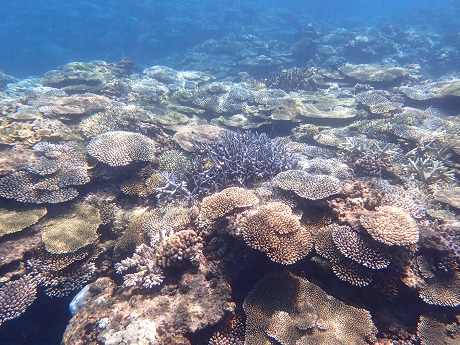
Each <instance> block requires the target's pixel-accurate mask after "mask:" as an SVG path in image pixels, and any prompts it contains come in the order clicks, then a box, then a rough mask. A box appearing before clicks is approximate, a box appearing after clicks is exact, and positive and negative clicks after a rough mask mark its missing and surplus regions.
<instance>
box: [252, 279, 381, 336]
mask: <svg viewBox="0 0 460 345" xmlns="http://www.w3.org/2000/svg"><path fill="white" fill-rule="evenodd" d="M243 307H244V311H245V313H246V337H245V344H248V345H249V344H260V345H269V344H273V342H272V340H273V339H275V340H276V341H277V342H279V343H282V344H305V345H306V344H331V345H332V344H355V345H365V344H368V340H369V339H372V338H373V337H375V326H374V324H373V322H372V318H371V315H370V313H369V312H368V311H367V310H364V309H359V308H355V307H352V306H350V305H346V304H345V303H343V302H341V301H339V300H337V299H336V298H334V297H332V296H330V295H328V294H327V293H326V292H325V291H323V290H322V289H321V288H320V287H318V286H316V285H315V284H313V283H311V282H309V281H308V280H306V279H303V278H300V277H297V276H295V275H292V274H284V275H278V274H271V275H268V276H267V277H265V278H264V279H262V280H261V281H260V282H258V283H257V284H256V285H255V286H254V288H253V289H252V290H251V292H250V293H249V294H248V295H247V296H246V299H245V300H244V304H243Z"/></svg>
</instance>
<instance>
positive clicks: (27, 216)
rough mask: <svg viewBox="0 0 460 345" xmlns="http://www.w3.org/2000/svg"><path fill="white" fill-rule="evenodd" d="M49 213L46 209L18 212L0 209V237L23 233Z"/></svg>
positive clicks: (20, 210) (26, 209) (19, 210)
mask: <svg viewBox="0 0 460 345" xmlns="http://www.w3.org/2000/svg"><path fill="white" fill-rule="evenodd" d="M47 212H48V211H47V209H46V208H45V207H36V208H25V209H17V210H7V209H4V208H0V237H2V236H3V235H6V234H12V233H15V232H18V231H21V230H23V229H25V228H27V227H29V226H31V225H33V224H35V223H36V222H38V220H39V219H40V218H42V217H43V216H44V215H45V214H46V213H47Z"/></svg>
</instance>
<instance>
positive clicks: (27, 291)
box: [0, 274, 37, 325]
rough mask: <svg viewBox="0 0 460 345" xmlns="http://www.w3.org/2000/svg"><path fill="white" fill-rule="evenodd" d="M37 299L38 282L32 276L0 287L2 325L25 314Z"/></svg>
mask: <svg viewBox="0 0 460 345" xmlns="http://www.w3.org/2000/svg"><path fill="white" fill-rule="evenodd" d="M36 298H37V280H36V279H35V277H34V276H33V275H31V274H29V275H25V276H22V277H21V278H19V279H18V280H13V281H9V282H7V283H6V284H4V285H3V286H0V325H1V324H2V323H3V322H5V321H7V320H12V319H15V318H17V317H18V316H20V315H21V314H23V313H24V312H25V311H26V309H27V308H28V307H29V306H30V305H31V304H32V303H33V302H34V301H35V299H36Z"/></svg>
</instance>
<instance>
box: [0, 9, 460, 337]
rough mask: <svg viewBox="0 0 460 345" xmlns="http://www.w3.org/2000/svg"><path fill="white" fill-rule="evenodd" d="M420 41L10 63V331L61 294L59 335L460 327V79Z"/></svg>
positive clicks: (1, 93)
mask: <svg viewBox="0 0 460 345" xmlns="http://www.w3.org/2000/svg"><path fill="white" fill-rule="evenodd" d="M275 18H278V17H276V16H275V17H273V18H272V20H275ZM278 19H279V18H278ZM283 23H284V22H283ZM414 30H415V29H414ZM419 30H422V29H421V28H420V29H419ZM425 34H426V35H431V36H430V38H427V40H430V41H431V42H432V44H435V43H436V42H437V44H440V43H439V40H440V38H439V35H434V34H430V33H425ZM422 36H423V35H422ZM422 36H420V35H419V34H416V33H414V32H412V31H408V32H406V31H404V30H402V29H398V28H397V27H385V28H381V29H375V30H369V29H368V28H366V29H363V31H362V33H361V35H360V36H357V35H356V33H355V32H352V31H349V30H346V29H340V30H338V29H337V30H335V29H332V28H329V27H319V26H318V27H316V26H314V25H313V24H309V25H306V24H305V25H301V27H300V28H298V32H297V33H296V34H295V40H294V41H293V42H292V44H288V43H286V42H279V41H278V43H276V42H274V41H272V40H264V39H262V38H259V37H258V36H252V35H247V36H241V35H237V34H234V35H230V36H227V37H222V38H220V39H214V40H210V41H207V42H206V43H203V44H200V45H197V46H196V47H194V48H193V49H190V50H189V51H188V52H187V53H186V54H184V55H183V56H181V58H180V59H179V60H177V61H176V60H171V65H172V67H165V66H161V65H157V66H153V67H147V68H144V69H142V68H140V67H139V68H137V67H136V68H134V62H132V61H130V60H129V59H124V60H122V61H120V62H119V63H108V62H104V61H92V62H71V63H68V64H66V65H63V66H61V67H59V68H57V69H55V70H51V71H49V72H47V73H46V74H45V75H44V76H43V78H40V79H38V78H33V79H30V80H28V82H27V83H25V82H23V81H17V80H15V79H14V78H12V77H9V76H7V75H6V74H4V75H3V74H0V111H1V116H2V119H1V121H0V144H1V146H0V150H1V151H0V343H2V344H3V343H4V342H3V340H2V338H1V337H2V329H8V332H9V333H11V334H13V333H14V334H21V332H19V331H18V332H16V333H15V331H10V328H7V327H13V328H14V327H20V326H21V323H22V322H23V320H24V319H26V318H27V317H31V318H33V317H34V315H35V314H34V313H36V312H37V311H34V308H30V307H31V306H32V305H33V304H34V303H37V304H39V305H40V309H41V308H42V307H43V306H45V307H43V308H45V309H46V306H49V305H51V304H52V303H62V301H63V300H65V299H63V298H62V297H65V296H68V300H70V299H71V297H72V296H76V297H75V298H74V300H73V302H72V303H71V311H72V315H70V314H69V315H67V314H66V316H65V317H67V318H68V322H67V321H66V324H67V325H66V328H65V330H64V328H63V329H62V332H63V335H62V332H61V334H59V336H60V337H61V336H62V344H63V345H87V344H106V345H111V344H132V345H134V344H136V345H144V344H145V345H147V344H164V345H169V344H175V345H195V344H208V345H265V344H266V345H269V344H282V345H307V344H328V345H329V344H334V345H336V344H346V345H366V344H369V345H370V344H374V345H384V344H387V345H390V344H393V345H396V344H401V345H402V344H405V345H406V344H407V345H409V344H413V345H415V344H420V345H438V344H454V343H455V344H458V343H460V311H459V308H458V307H459V306H460V244H459V241H460V214H459V209H460V200H459V197H458V195H459V192H460V186H459V182H458V177H457V176H458V172H459V169H460V137H459V135H460V122H459V120H458V104H460V78H459V77H458V75H443V76H439V77H435V76H433V75H429V74H428V72H427V71H432V70H433V69H435V70H437V71H438V72H439V71H440V72H443V73H444V72H445V73H447V69H446V68H447V67H445V63H451V64H454V63H455V61H454V60H449V59H450V57H449V56H450V55H448V54H447V55H446V56H445V57H444V59H446V60H443V61H444V64H443V63H441V62H442V61H440V59H443V58H442V57H440V56H438V57H436V56H434V55H429V51H431V52H432V51H433V49H434V50H436V49H435V48H432V49H431V50H429V51H427V47H426V45H425V44H426V43H423V42H420V37H422ZM423 37H424V36H423ZM449 37H451V36H449ZM453 39H454V38H453V37H452V40H453ZM445 40H450V39H447V38H445ZM456 40H457V45H458V37H457V38H456ZM416 47H418V48H417V49H418V51H420V52H421V53H420V54H416V51H415V50H416ZM457 50H458V49H457ZM229 52H231V53H229ZM433 54H434V53H433ZM422 55H423V56H427V57H428V56H431V59H432V60H430V61H431V62H427V61H425V60H423V59H422V58H421V56H422ZM358 57H359V59H358ZM403 57H404V58H403ZM457 60H458V59H457ZM174 61H175V62H174ZM217 62H218V63H217ZM430 63H431V64H430ZM457 63H458V61H457ZM443 66H444V67H443ZM457 66H458V65H457ZM173 67H174V68H173ZM430 67H431V69H430ZM443 68H444V69H443ZM134 72H135V73H134ZM2 80H3V81H5V82H1V81H2ZM6 81H7V82H6ZM79 291H80V292H79ZM66 301H67V300H66ZM66 303H68V302H66ZM53 310H54V309H53ZM65 317H64V316H63V317H62V319H65ZM27 320H28V322H29V319H27ZM18 325H19V326H18ZM14 329H16V328H14ZM10 339H11V338H10ZM29 343H31V342H30V341H29ZM32 343H33V341H32ZM5 344H7V343H6V342H5Z"/></svg>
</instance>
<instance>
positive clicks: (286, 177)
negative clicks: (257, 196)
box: [273, 170, 342, 200]
mask: <svg viewBox="0 0 460 345" xmlns="http://www.w3.org/2000/svg"><path fill="white" fill-rule="evenodd" d="M273 183H274V184H275V186H277V187H279V188H281V189H283V190H286V191H293V192H294V193H295V194H297V195H298V196H300V197H302V198H305V199H309V200H319V199H324V198H327V197H328V196H331V195H334V194H338V193H340V192H341V191H342V187H341V185H340V180H339V179H337V178H335V177H333V176H329V175H313V174H310V173H308V172H306V171H303V170H288V171H284V172H281V173H279V174H278V175H276V177H275V179H274V180H273Z"/></svg>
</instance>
